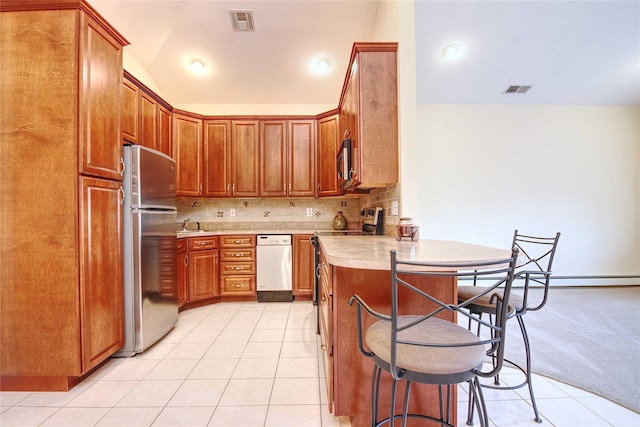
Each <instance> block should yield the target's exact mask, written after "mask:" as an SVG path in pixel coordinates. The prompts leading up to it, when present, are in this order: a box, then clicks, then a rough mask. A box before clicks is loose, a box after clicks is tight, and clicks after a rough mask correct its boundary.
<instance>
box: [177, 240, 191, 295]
mask: <svg viewBox="0 0 640 427" xmlns="http://www.w3.org/2000/svg"><path fill="white" fill-rule="evenodd" d="M188 263H189V256H188V254H187V239H178V241H177V250H176V276H177V282H178V307H182V306H183V305H185V304H186V303H187V295H188V293H187V285H188V283H189V267H188Z"/></svg>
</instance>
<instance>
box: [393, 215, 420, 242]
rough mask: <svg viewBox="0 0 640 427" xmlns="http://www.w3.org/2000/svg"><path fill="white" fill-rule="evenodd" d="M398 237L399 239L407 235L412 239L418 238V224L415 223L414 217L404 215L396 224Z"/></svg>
mask: <svg viewBox="0 0 640 427" xmlns="http://www.w3.org/2000/svg"><path fill="white" fill-rule="evenodd" d="M396 235H397V236H396V239H397V240H398V241H400V240H402V239H403V238H405V237H408V238H410V239H411V240H412V241H414V242H415V241H417V240H418V226H417V225H415V224H414V223H413V218H409V217H403V218H400V221H399V222H398V225H397V226H396Z"/></svg>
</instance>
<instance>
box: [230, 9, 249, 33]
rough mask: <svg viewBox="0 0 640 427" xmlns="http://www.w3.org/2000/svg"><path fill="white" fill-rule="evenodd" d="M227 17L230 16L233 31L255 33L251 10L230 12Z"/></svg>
mask: <svg viewBox="0 0 640 427" xmlns="http://www.w3.org/2000/svg"><path fill="white" fill-rule="evenodd" d="M229 16H231V23H232V25H233V31H255V30H256V27H255V26H254V25H253V11H252V10H230V11H229Z"/></svg>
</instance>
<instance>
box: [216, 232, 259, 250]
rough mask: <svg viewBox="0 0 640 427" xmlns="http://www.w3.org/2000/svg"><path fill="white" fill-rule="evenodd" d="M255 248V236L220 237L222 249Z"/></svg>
mask: <svg viewBox="0 0 640 427" xmlns="http://www.w3.org/2000/svg"><path fill="white" fill-rule="evenodd" d="M255 246H256V235H255V234H237V235H231V234H229V235H226V236H220V247H221V248H254V247H255Z"/></svg>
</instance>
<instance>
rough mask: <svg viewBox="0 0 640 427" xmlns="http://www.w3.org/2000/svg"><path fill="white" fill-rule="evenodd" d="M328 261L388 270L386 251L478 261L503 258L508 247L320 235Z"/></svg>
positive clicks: (429, 259)
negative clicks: (393, 250)
mask: <svg viewBox="0 0 640 427" xmlns="http://www.w3.org/2000/svg"><path fill="white" fill-rule="evenodd" d="M319 241H320V246H321V248H322V251H323V253H324V254H325V257H326V259H327V261H328V262H329V264H332V265H334V266H338V267H348V268H360V269H365V270H389V269H390V255H389V252H390V251H391V250H392V249H395V250H396V252H397V254H398V259H401V260H404V261H421V262H470V263H471V262H480V261H491V260H499V259H505V258H508V257H509V256H511V251H510V250H509V249H500V248H491V247H487V246H480V245H474V244H470V243H463V242H455V241H449V240H419V241H417V242H411V241H407V240H404V241H401V242H398V241H397V240H396V239H395V238H392V237H387V236H322V235H321V236H320V237H319Z"/></svg>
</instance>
